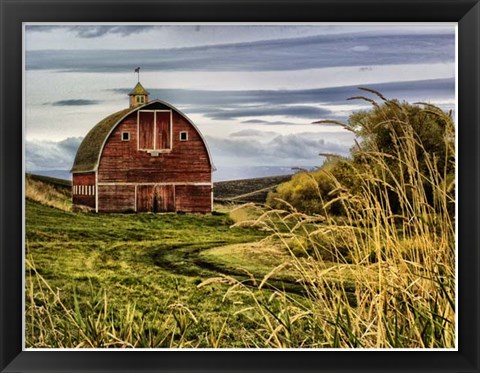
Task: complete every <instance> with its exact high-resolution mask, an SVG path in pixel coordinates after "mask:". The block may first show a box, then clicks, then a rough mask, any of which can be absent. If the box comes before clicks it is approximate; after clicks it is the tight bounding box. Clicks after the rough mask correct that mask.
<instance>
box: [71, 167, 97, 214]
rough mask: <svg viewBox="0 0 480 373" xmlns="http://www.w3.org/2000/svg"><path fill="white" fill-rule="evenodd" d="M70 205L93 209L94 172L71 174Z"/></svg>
mask: <svg viewBox="0 0 480 373" xmlns="http://www.w3.org/2000/svg"><path fill="white" fill-rule="evenodd" d="M72 203H73V204H74V205H83V206H88V207H92V208H95V172H89V173H84V174H73V179H72Z"/></svg>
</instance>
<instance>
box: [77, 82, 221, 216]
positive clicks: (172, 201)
mask: <svg viewBox="0 0 480 373" xmlns="http://www.w3.org/2000/svg"><path fill="white" fill-rule="evenodd" d="M129 96H130V107H129V108H128V109H124V110H121V111H119V112H116V113H114V114H111V115H109V116H108V117H106V118H105V119H103V120H102V121H100V122H99V123H98V124H97V125H96V126H95V127H93V128H92V129H91V130H90V132H88V134H87V135H86V136H85V138H84V140H83V141H82V143H81V144H80V147H79V148H78V151H77V155H76V157H75V161H74V163H73V167H72V170H71V172H72V174H73V183H72V198H73V204H74V205H84V206H89V207H91V208H94V209H95V211H96V212H168V211H175V212H180V211H182V212H202V213H207V212H211V211H212V199H213V194H212V186H213V185H212V171H213V164H212V159H211V157H210V153H209V151H208V147H207V144H206V143H205V139H204V138H203V137H202V134H201V133H200V131H199V130H198V128H197V127H196V126H195V124H193V122H192V121H191V120H190V119H188V118H187V117H186V116H185V115H184V114H183V113H182V112H180V111H179V110H178V109H176V108H174V107H173V106H172V105H170V104H168V103H166V102H163V101H160V100H153V101H149V100H148V96H149V93H148V92H147V91H146V90H145V89H144V88H143V86H142V85H141V84H140V83H138V84H137V85H136V86H135V88H134V89H133V90H132V91H131V92H130V93H129Z"/></svg>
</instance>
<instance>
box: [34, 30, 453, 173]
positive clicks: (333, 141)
mask: <svg viewBox="0 0 480 373" xmlns="http://www.w3.org/2000/svg"><path fill="white" fill-rule="evenodd" d="M25 64H26V72H25V78H26V79H25V89H26V91H25V93H26V94H25V97H26V128H25V134H26V167H27V170H28V171H32V172H34V171H42V170H43V171H44V170H53V169H56V170H68V169H69V168H70V167H71V164H72V162H73V157H74V155H75V152H76V149H77V147H78V145H79V143H80V141H81V139H82V138H83V136H85V134H86V133H87V132H88V130H89V129H90V128H91V127H93V126H94V125H95V124H96V123H97V122H98V121H99V120H101V119H102V118H103V117H105V116H107V115H109V114H111V113H112V112H115V111H118V110H121V109H123V108H124V107H126V106H127V105H128V97H127V95H126V94H127V93H128V91H129V90H130V89H131V88H132V87H133V86H134V85H135V83H136V74H134V72H133V70H134V68H135V67H137V66H141V75H140V79H141V82H142V84H143V85H144V86H145V87H146V88H147V90H149V91H150V92H151V98H159V99H162V100H165V101H168V102H170V103H171V104H172V105H174V106H176V107H177V108H179V109H180V110H182V111H183V112H184V113H185V114H187V116H189V117H190V118H191V119H192V120H193V121H194V122H195V123H196V124H197V125H198V127H199V128H200V130H201V131H202V133H203V134H204V136H205V137H206V139H207V142H208V145H209V147H210V150H211V153H212V156H213V159H214V162H215V165H216V167H217V169H218V171H217V176H216V179H217V180H218V179H223V178H227V176H226V175H227V172H226V171H225V170H227V169H228V168H232V167H237V168H238V169H239V170H242V169H243V170H244V173H243V174H242V171H239V172H238V173H237V175H236V177H242V176H245V177H248V176H249V175H250V173H249V172H248V170H247V169H248V168H249V167H250V168H251V167H255V166H263V169H264V172H265V173H275V172H278V170H275V168H272V167H271V166H275V167H283V168H284V169H290V168H292V167H313V166H319V165H320V164H321V163H322V158H321V157H320V156H319V155H318V154H319V153H338V154H342V155H346V154H348V149H349V147H350V146H351V145H352V144H353V138H352V136H351V134H350V133H348V132H346V131H344V130H343V129H341V128H340V127H336V126H320V125H313V124H311V123H312V122H313V121H316V120H320V119H335V120H346V119H347V118H348V116H349V115H350V114H351V113H352V112H353V111H356V110H361V109H365V108H367V107H366V106H365V103H364V102H359V101H347V98H348V97H351V96H355V95H358V94H359V91H358V89H357V88H358V87H360V86H363V87H370V88H374V89H376V90H379V91H381V92H382V93H383V94H384V95H385V96H387V97H390V98H398V99H401V100H407V101H411V102H415V101H428V102H431V103H434V104H437V105H439V106H441V107H442V108H444V109H446V110H450V109H454V105H455V25H454V24H425V25H421V24H415V25H411V24H409V25H407V24H391V25H385V24H363V25H340V24H330V25H324V24H309V25H306V24H305V25H301V24H300V25H273V26H266V25H241V26H239V25H203V24H202V25H185V24H183V25H51V24H50V25H44V24H35V25H27V26H26V32H25ZM267 166H269V168H267ZM222 175H223V176H222ZM255 176H258V175H255Z"/></svg>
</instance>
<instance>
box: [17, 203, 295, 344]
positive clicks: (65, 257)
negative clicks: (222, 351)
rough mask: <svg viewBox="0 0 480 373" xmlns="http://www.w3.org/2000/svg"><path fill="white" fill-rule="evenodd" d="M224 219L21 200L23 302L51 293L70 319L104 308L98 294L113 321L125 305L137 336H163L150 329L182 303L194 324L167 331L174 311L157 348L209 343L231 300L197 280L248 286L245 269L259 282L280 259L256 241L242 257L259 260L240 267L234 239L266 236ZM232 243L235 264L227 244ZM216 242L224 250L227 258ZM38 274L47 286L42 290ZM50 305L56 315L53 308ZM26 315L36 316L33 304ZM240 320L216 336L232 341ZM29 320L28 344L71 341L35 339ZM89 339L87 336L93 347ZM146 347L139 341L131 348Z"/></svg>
mask: <svg viewBox="0 0 480 373" xmlns="http://www.w3.org/2000/svg"><path fill="white" fill-rule="evenodd" d="M231 224H232V221H231V220H230V218H229V216H228V214H225V213H217V214H213V215H193V214H185V215H178V214H108V215H97V214H93V213H74V212H66V211H61V210H58V209H56V208H52V207H48V206H45V205H42V204H40V203H37V202H33V201H29V200H27V203H26V255H27V259H28V261H29V263H31V264H32V266H33V267H34V268H35V269H31V268H30V266H27V283H28V284H31V289H27V290H29V291H27V304H28V305H29V307H31V306H32V305H33V304H35V305H36V306H40V307H41V306H46V305H45V304H44V303H45V302H46V300H47V299H50V298H51V297H52V296H53V298H54V301H56V302H57V303H58V302H62V304H64V305H65V307H66V308H67V309H69V310H70V309H72V310H76V312H78V315H76V316H75V315H74V317H77V318H80V319H81V318H84V317H87V318H88V317H89V315H90V316H93V315H94V314H95V312H92V308H95V307H96V306H98V305H97V303H98V301H99V299H100V300H101V302H102V304H103V303H105V302H104V298H107V299H108V313H109V317H111V320H112V322H113V323H120V322H121V320H122V317H126V313H127V312H130V311H129V310H131V309H133V308H134V309H135V313H134V314H135V316H136V317H138V319H139V320H142V321H144V322H146V323H147V324H148V326H146V327H145V329H146V330H144V332H145V333H147V332H149V333H153V334H155V333H157V334H159V335H160V334H162V333H161V332H158V330H159V329H160V328H162V327H165V325H163V326H162V323H164V322H165V321H166V320H167V319H168V318H169V317H171V316H172V315H173V316H175V315H174V312H173V313H172V310H174V309H175V307H185V309H184V310H187V309H188V312H187V313H188V316H189V317H191V318H192V320H196V321H192V320H190V321H192V323H191V325H189V327H188V330H186V331H185V330H181V331H180V329H179V330H176V331H175V329H176V327H177V326H178V327H180V326H179V325H180V324H181V322H180V321H177V320H175V317H173V319H172V320H170V321H172V322H173V324H172V325H169V326H168V327H167V328H166V329H165V332H167V331H170V332H171V333H172V335H169V336H168V337H169V339H165V340H163V341H161V343H160V344H159V346H160V347H161V346H164V347H165V346H171V345H182V342H181V341H182V340H185V341H190V340H195V341H196V343H198V344H199V345H200V346H204V347H208V346H211V345H212V343H211V341H209V339H208V338H207V337H206V336H207V335H209V334H212V333H211V332H212V330H211V329H212V328H219V330H220V328H221V326H222V324H223V323H224V321H225V319H226V318H227V317H230V318H231V314H232V312H231V310H230V307H231V306H232V304H231V303H230V302H228V301H224V300H223V296H224V294H225V291H226V286H225V285H221V284H220V285H219V284H216V285H213V284H212V285H209V286H205V287H201V288H198V287H197V285H198V284H200V283H201V282H203V281H205V280H207V279H209V278H212V277H217V276H221V275H223V274H225V275H229V276H233V277H235V278H237V279H239V280H247V282H248V277H249V276H250V274H247V273H248V272H249V271H251V272H252V273H253V275H255V276H258V277H260V278H261V277H262V276H264V275H265V274H266V273H268V272H269V271H270V270H271V268H273V267H274V266H275V265H278V264H279V263H280V262H281V261H282V260H283V259H284V258H285V257H286V256H287V255H288V254H287V253H285V252H283V253H282V252H281V251H279V250H277V252H276V253H275V255H271V254H272V253H271V251H270V252H267V253H266V254H267V255H262V253H261V245H260V246H258V244H256V245H257V247H256V250H250V255H251V256H252V255H253V257H252V258H254V257H255V256H257V257H262V261H261V264H259V263H260V262H258V261H257V260H252V261H250V263H249V262H248V260H245V258H244V255H245V252H244V251H243V250H242V245H239V244H242V243H251V242H257V241H259V240H261V239H262V238H264V237H265V234H264V233H263V232H261V231H259V230H256V229H251V228H231V227H230V226H231ZM237 246H238V258H239V261H238V263H236V262H235V255H236V254H235V250H234V248H235V247H237ZM222 247H226V248H228V249H227V250H228V257H229V261H228V262H226V261H225V260H224V259H225V255H223V254H224V249H221V248H222ZM40 277H41V278H43V279H45V281H46V282H47V283H48V285H49V286H50V288H51V289H52V291H49V290H48V289H46V288H45V285H44V284H43V283H42V282H41V281H39V278H40ZM28 284H27V285H28ZM27 287H28V286H27ZM50 293H51V294H50ZM53 293H55V294H53ZM50 300H52V299H50ZM54 303H55V302H54ZM175 305H176V306H175ZM49 306H50V307H51V306H52V305H49ZM104 306H105V304H103V306H102V307H104ZM53 307H54V309H53V310H51V311H53V313H54V314H55V304H54V305H53ZM57 308H58V307H57ZM58 310H60V311H61V309H58ZM31 311H32V312H37V311H38V307H37V308H35V309H32V310H31ZM190 312H191V314H190ZM229 315H230V316H229ZM37 316H38V314H37ZM243 321H244V320H241V316H239V317H238V320H229V327H228V330H227V328H225V330H223V331H222V335H223V336H224V337H223V338H224V339H225V338H226V339H231V341H230V342H231V344H232V345H235V344H236V343H240V344H241V338H240V337H239V336H238V335H236V333H235V330H234V329H235V324H236V323H237V322H243ZM36 323H38V320H37V321H35V322H32V323H28V319H27V345H29V346H39V347H46V346H49V347H60V346H70V347H74V346H75V345H76V344H78V341H76V340H75V339H73V340H72V336H69V337H68V338H66V339H65V340H62V339H61V338H60V340H59V338H58V335H57V334H61V333H54V334H55V335H52V336H51V337H50V338H48V337H46V336H45V335H43V336H42V334H41V333H40V334H39V330H40V327H39V326H38V325H37V327H35V326H34V325H36ZM177 324H178V325H177ZM57 326H58V325H57ZM119 327H120V326H119ZM122 327H123V326H122ZM182 328H185V326H182ZM167 334H168V333H167ZM202 335H205V338H202ZM54 337H55V338H54ZM172 338H173V340H172ZM159 339H160V340H161V338H160V337H159ZM176 339H178V341H176ZM79 340H80V338H79ZM98 342H99V341H96V342H93V341H92V345H94V346H95V345H97V344H98ZM177 342H178V343H177ZM151 344H152V341H146V340H145V341H137V343H136V344H135V345H136V347H141V346H142V345H145V346H150V345H151ZM100 345H102V343H100Z"/></svg>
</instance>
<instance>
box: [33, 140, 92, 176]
mask: <svg viewBox="0 0 480 373" xmlns="http://www.w3.org/2000/svg"><path fill="white" fill-rule="evenodd" d="M82 139H83V138H82V137H69V138H66V139H64V140H62V141H39V140H34V141H27V142H26V144H25V153H26V154H25V155H26V169H27V171H37V170H38V171H41V170H69V169H70V168H71V167H72V165H73V160H74V159H75V155H76V153H77V149H78V147H79V146H80V143H81V142H82Z"/></svg>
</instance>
